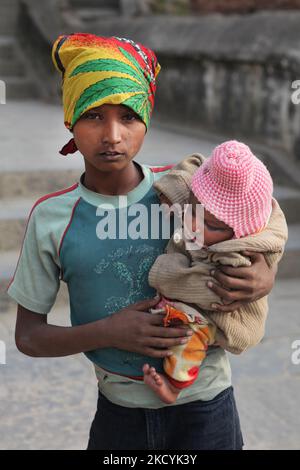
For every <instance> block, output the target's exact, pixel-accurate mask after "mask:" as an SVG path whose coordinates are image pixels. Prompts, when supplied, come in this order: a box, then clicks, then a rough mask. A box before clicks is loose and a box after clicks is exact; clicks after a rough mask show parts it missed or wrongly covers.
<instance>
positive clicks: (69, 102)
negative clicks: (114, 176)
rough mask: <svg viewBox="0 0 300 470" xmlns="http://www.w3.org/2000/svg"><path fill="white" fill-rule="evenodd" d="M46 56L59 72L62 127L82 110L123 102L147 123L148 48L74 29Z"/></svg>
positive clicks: (152, 74)
mask: <svg viewBox="0 0 300 470" xmlns="http://www.w3.org/2000/svg"><path fill="white" fill-rule="evenodd" d="M52 59H53V62H54V64H55V66H56V68H57V70H58V71H60V72H61V73H62V78H63V83H62V91H63V107H64V115H65V126H66V127H67V128H68V129H70V130H72V128H73V126H74V124H75V123H76V122H77V121H78V119H79V118H80V117H81V116H82V115H83V114H84V113H85V112H86V111H88V110H89V109H91V108H95V107H97V106H101V105H102V104H123V105H126V106H128V107H129V108H131V109H132V110H133V111H134V112H135V113H136V114H137V115H138V116H139V117H140V118H141V120H142V121H143V122H144V123H145V125H146V128H148V126H149V121H150V117H151V114H152V110H153V106H154V95H155V90H156V81H155V80H156V77H157V75H158V73H159V71H160V65H159V63H158V61H157V58H156V56H155V54H154V52H153V51H151V49H148V48H146V47H145V46H143V45H141V44H138V43H135V42H133V41H132V40H130V39H124V38H117V37H110V38H105V37H99V36H95V35H93V34H85V33H75V34H70V35H66V36H59V38H58V39H57V40H56V41H55V43H54V45H53V49H52ZM69 144H70V143H69ZM72 145H73V146H74V142H73V143H72ZM72 145H71V147H72ZM65 147H66V146H65ZM71 147H70V145H69V147H68V148H67V149H65V152H66V153H70V152H72V151H75V150H76V148H75V149H73V150H72V149H71ZM62 153H63V154H65V153H64V151H63V152H62Z"/></svg>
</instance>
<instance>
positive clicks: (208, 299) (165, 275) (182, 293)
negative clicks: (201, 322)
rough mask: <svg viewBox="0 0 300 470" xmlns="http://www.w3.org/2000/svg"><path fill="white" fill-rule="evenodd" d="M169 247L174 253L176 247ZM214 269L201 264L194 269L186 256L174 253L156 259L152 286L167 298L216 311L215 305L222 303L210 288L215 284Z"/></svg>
mask: <svg viewBox="0 0 300 470" xmlns="http://www.w3.org/2000/svg"><path fill="white" fill-rule="evenodd" d="M168 246H169V247H170V250H173V248H174V247H175V243H172V241H170V243H169V245H168ZM213 268H214V265H213V264H211V263H204V262H201V261H197V263H195V264H193V265H191V261H190V259H189V258H188V257H187V256H186V255H185V254H183V253H182V252H181V253H180V252H178V251H177V252H175V251H174V252H172V253H167V254H163V255H160V256H158V257H157V258H156V260H155V262H154V264H153V266H152V268H151V269H150V272H149V284H150V286H152V287H154V288H155V289H157V290H158V291H159V292H160V293H161V294H162V295H164V296H165V297H167V298H170V299H174V300H180V301H182V302H188V303H193V304H195V305H197V306H198V307H199V308H201V309H205V310H214V309H213V308H212V306H211V305H212V303H216V302H217V303H220V302H221V299H220V297H218V296H217V295H216V294H215V293H214V292H213V291H212V290H210V289H209V288H208V287H207V283H208V282H212V281H213V278H212V276H211V274H210V271H211V270H212V269H213Z"/></svg>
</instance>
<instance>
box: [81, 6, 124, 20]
mask: <svg viewBox="0 0 300 470" xmlns="http://www.w3.org/2000/svg"><path fill="white" fill-rule="evenodd" d="M76 13H77V15H78V16H79V18H80V19H81V20H82V21H87V22H89V21H98V20H99V21H100V20H103V19H106V18H112V17H113V18H114V17H116V15H118V14H119V12H118V10H115V9H114V8H78V9H76Z"/></svg>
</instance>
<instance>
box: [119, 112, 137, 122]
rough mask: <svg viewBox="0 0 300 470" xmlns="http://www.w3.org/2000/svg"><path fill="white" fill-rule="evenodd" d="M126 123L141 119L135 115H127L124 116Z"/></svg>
mask: <svg viewBox="0 0 300 470" xmlns="http://www.w3.org/2000/svg"><path fill="white" fill-rule="evenodd" d="M123 119H124V121H134V120H136V119H139V117H138V116H137V115H136V114H135V113H126V114H124V115H123Z"/></svg>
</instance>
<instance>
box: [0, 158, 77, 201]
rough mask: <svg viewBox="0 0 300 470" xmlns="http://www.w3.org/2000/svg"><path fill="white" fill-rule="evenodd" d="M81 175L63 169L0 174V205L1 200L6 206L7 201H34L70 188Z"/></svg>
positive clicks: (75, 171)
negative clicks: (17, 199)
mask: <svg viewBox="0 0 300 470" xmlns="http://www.w3.org/2000/svg"><path fill="white" fill-rule="evenodd" d="M58 158H59V157H58ZM66 163H67V162H66ZM81 173H82V171H80V170H69V169H66V168H64V167H62V169H61V170H40V171H19V172H17V171H13V172H0V203H3V199H5V204H6V201H7V200H9V199H13V200H14V199H16V198H19V201H20V199H25V200H26V199H27V200H28V199H30V200H31V201H36V200H37V199H38V198H40V197H41V196H44V195H45V194H49V193H52V192H55V191H59V190H60V189H62V188H68V187H69V186H72V185H73V184H74V183H75V182H76V181H78V178H79V176H80V174H81ZM20 207H22V204H21V205H20Z"/></svg>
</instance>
